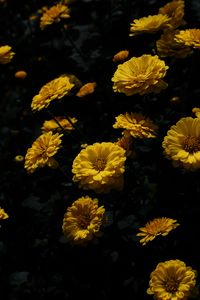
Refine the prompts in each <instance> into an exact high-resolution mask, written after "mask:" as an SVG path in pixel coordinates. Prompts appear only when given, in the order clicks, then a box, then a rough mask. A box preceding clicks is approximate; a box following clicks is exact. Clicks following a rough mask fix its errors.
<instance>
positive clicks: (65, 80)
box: [31, 76, 74, 111]
mask: <svg viewBox="0 0 200 300" xmlns="http://www.w3.org/2000/svg"><path fill="white" fill-rule="evenodd" d="M73 86H74V84H73V83H71V81H70V79H69V77H68V76H60V77H58V78H56V79H53V80H52V81H50V82H48V83H47V84H45V85H44V86H43V87H42V88H41V89H40V91H39V94H38V95H36V96H34V97H33V100H32V103H31V108H32V110H33V111H36V110H38V111H39V110H42V109H43V108H47V107H48V106H49V104H50V103H51V101H52V100H54V99H61V98H63V97H64V96H65V95H67V94H69V92H70V91H71V89H72V88H73Z"/></svg>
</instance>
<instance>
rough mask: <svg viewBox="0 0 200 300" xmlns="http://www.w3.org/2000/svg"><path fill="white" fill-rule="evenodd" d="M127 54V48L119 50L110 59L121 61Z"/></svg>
mask: <svg viewBox="0 0 200 300" xmlns="http://www.w3.org/2000/svg"><path fill="white" fill-rule="evenodd" d="M128 56H129V51H128V50H121V51H119V52H117V53H116V54H115V55H114V56H113V59H112V61H114V62H122V61H124V60H126V59H127V57H128Z"/></svg>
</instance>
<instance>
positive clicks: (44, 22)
mask: <svg viewBox="0 0 200 300" xmlns="http://www.w3.org/2000/svg"><path fill="white" fill-rule="evenodd" d="M69 12H70V11H69V8H68V7H67V6H66V5H64V4H62V3H58V4H56V5H54V6H52V7H50V8H47V9H46V10H45V11H44V13H43V15H42V16H41V18H40V28H41V29H42V30H43V29H45V28H46V27H47V26H49V25H51V24H53V23H58V22H60V21H61V19H67V18H70V14H69Z"/></svg>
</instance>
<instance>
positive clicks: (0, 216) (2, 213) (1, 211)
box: [0, 207, 9, 220]
mask: <svg viewBox="0 0 200 300" xmlns="http://www.w3.org/2000/svg"><path fill="white" fill-rule="evenodd" d="M8 218H9V216H8V214H7V213H6V212H5V210H4V209H3V208H1V207H0V220H5V219H8Z"/></svg>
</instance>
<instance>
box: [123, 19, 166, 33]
mask: <svg viewBox="0 0 200 300" xmlns="http://www.w3.org/2000/svg"><path fill="white" fill-rule="evenodd" d="M169 22H170V18H169V17H168V16H167V15H163V14H158V15H153V16H151V15H150V16H148V17H143V18H140V19H135V20H133V22H132V23H131V24H130V25H131V28H130V34H129V36H135V35H138V34H142V33H155V32H157V31H159V30H163V29H166V28H170V27H171V26H170V24H169Z"/></svg>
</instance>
